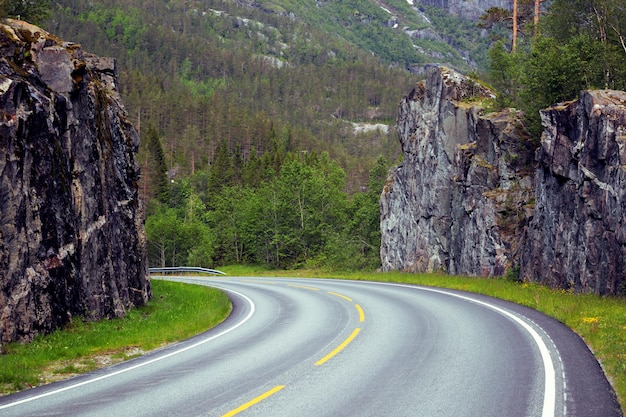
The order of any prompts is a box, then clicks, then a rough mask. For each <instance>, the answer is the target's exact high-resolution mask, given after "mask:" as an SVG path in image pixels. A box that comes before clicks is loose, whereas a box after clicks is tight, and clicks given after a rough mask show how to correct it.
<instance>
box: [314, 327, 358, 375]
mask: <svg viewBox="0 0 626 417" xmlns="http://www.w3.org/2000/svg"><path fill="white" fill-rule="evenodd" d="M360 331H361V329H360V328H359V327H357V328H356V329H354V331H353V332H352V334H351V335H350V336H348V338H347V339H346V340H344V341H343V343H342V344H340V345H339V346H338V347H337V348H336V349H335V350H333V351H332V352H330V353H329V354H328V355H326V356H324V357H323V358H322V359H320V360H319V361H317V362H315V365H316V366H319V365H323V364H325V363H326V362H328V360H330V359H331V358H332V357H333V356H335V355H336V354H338V353H339V352H341V351H342V350H343V349H344V348H345V347H346V346H348V344H350V342H352V341H353V340H354V338H355V337H356V336H357V335H358V334H359V332H360Z"/></svg>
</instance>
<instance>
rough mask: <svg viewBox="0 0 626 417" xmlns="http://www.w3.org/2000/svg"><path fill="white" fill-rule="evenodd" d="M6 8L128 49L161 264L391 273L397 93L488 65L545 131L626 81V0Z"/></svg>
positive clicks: (127, 83)
mask: <svg viewBox="0 0 626 417" xmlns="http://www.w3.org/2000/svg"><path fill="white" fill-rule="evenodd" d="M0 2H2V4H3V5H4V6H5V7H4V8H3V9H2V10H3V11H2V16H6V15H8V16H20V17H23V18H27V19H29V20H32V21H36V22H40V24H42V26H44V27H45V28H46V29H48V30H49V31H50V32H52V33H54V34H56V35H58V36H60V37H62V38H64V39H66V40H71V41H75V42H80V43H81V44H82V45H83V47H84V48H85V49H86V50H89V51H91V52H93V53H96V54H98V55H103V56H114V57H116V58H117V60H118V68H119V72H120V81H121V94H122V96H123V100H124V102H125V104H126V106H127V109H128V111H129V116H130V118H131V119H132V120H133V122H134V124H135V126H136V127H137V129H138V131H139V132H140V135H141V139H142V145H141V149H140V155H139V159H140V163H141V165H142V179H141V184H139V186H140V189H141V193H142V196H143V197H144V200H145V201H146V215H147V217H146V229H147V232H148V237H149V242H150V255H149V256H150V263H151V265H155V266H156V265H159V266H161V265H180V264H190V265H202V266H219V265H221V264H227V263H253V264H263V265H268V266H271V267H281V268H292V267H298V266H302V265H306V266H320V267H333V268H349V269H355V268H375V267H377V266H378V264H379V255H378V252H379V245H380V236H379V234H380V232H379V224H378V223H379V211H378V196H379V193H380V190H381V188H382V185H383V183H384V181H385V178H386V174H387V170H388V168H389V167H390V166H391V165H392V164H394V163H395V162H396V161H397V158H398V157H399V153H400V152H399V151H400V149H399V145H398V143H397V139H396V134H395V131H394V130H395V129H394V127H393V125H394V122H395V117H396V112H397V104H398V101H399V99H400V98H401V97H402V96H403V95H405V94H407V93H408V92H409V91H410V90H411V88H412V86H413V85H414V84H415V82H416V81H417V78H416V76H414V75H412V70H413V69H415V68H416V67H417V66H419V65H421V64H425V63H428V62H444V63H448V64H449V65H453V66H455V67H456V68H459V69H462V70H465V71H466V72H468V71H472V70H473V71H475V72H477V73H478V74H475V75H477V76H480V77H481V78H482V79H484V80H486V81H487V82H488V83H490V84H491V85H492V86H493V88H494V89H495V90H497V91H498V93H499V94H498V96H497V99H496V100H494V102H493V103H492V109H493V110H497V109H500V108H505V107H517V108H520V109H522V110H524V113H525V120H526V123H527V127H528V128H529V131H530V132H531V134H532V135H534V137H535V138H536V139H537V140H538V138H539V135H540V130H541V127H540V120H539V112H538V110H539V109H541V108H543V107H546V106H548V105H551V104H553V103H556V102H560V101H564V100H571V99H575V98H576V96H577V94H578V91H579V90H581V89H586V88H615V89H624V88H626V42H625V38H624V36H626V11H625V8H624V5H623V2H622V1H621V0H551V1H542V0H512V1H511V8H509V9H497V8H492V9H489V10H487V11H486V13H485V14H484V15H483V16H482V17H481V20H480V22H464V21H461V20H460V19H458V18H454V17H451V16H448V15H447V14H446V13H444V12H443V11H442V10H441V9H437V8H436V7H422V6H420V7H419V8H417V7H410V6H409V4H408V3H407V2H406V1H404V0H402V1H400V0H398V1H396V0H389V1H386V2H385V5H386V6H388V7H393V12H394V13H393V19H390V11H389V10H387V9H384V8H382V7H380V5H379V4H377V3H376V2H369V1H337V2H334V1H321V0H319V1H317V2H306V1H297V0H292V1H277V0H274V1H255V2H251V1H237V2H235V1H228V0H221V1H220V0H203V1H200V0H195V1H193V0H177V1H175V0H170V1H167V0H149V1H138V0H104V1H101V2H91V1H87V0H60V1H57V2H54V3H50V2H48V1H36V0H30V1H22V0H0ZM2 16H0V17H2ZM424 16H428V17H427V18H426V19H424ZM398 25H403V27H404V31H399V30H396V29H394V28H395V27H396V26H398ZM434 27H436V28H437V30H438V33H440V34H443V35H437V36H433V37H432V38H431V39H429V38H428V37H426V38H424V37H421V38H420V39H412V40H411V41H409V38H408V37H407V36H406V33H409V32H411V31H418V32H419V31H420V30H427V29H428V28H434ZM485 34H487V35H485ZM441 40H445V41H441Z"/></svg>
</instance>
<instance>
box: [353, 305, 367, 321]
mask: <svg viewBox="0 0 626 417" xmlns="http://www.w3.org/2000/svg"><path fill="white" fill-rule="evenodd" d="M354 306H355V307H356V310H357V311H358V312H359V321H360V322H363V321H365V313H364V312H363V309H362V308H361V306H360V305H358V304H355V305H354Z"/></svg>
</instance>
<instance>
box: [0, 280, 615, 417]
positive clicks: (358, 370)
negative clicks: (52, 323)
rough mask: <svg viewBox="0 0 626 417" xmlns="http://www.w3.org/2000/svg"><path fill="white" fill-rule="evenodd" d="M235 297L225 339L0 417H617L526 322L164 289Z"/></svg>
mask: <svg viewBox="0 0 626 417" xmlns="http://www.w3.org/2000/svg"><path fill="white" fill-rule="evenodd" d="M168 279H172V280H181V281H187V282H193V283H199V284H202V285H211V286H215V287H218V288H222V289H224V290H226V291H228V292H229V295H230V296H231V299H232V301H233V306H234V307H233V313H232V314H231V316H230V317H229V318H228V319H227V320H226V321H225V322H224V323H223V324H222V325H220V326H218V327H217V328H215V329H212V330H210V331H208V332H206V333H204V334H202V335H199V336H197V337H195V338H192V339H189V340H187V341H185V342H182V343H178V344H175V345H172V346H169V347H167V348H165V349H161V350H158V351H155V352H152V353H150V354H148V355H145V356H143V357H140V358H137V359H134V360H131V361H128V362H125V363H123V364H118V365H115V366H112V367H109V368H106V369H102V370H99V371H96V372H92V373H90V374H86V375H82V376H80V377H77V378H73V379H70V380H67V381H63V382H60V383H54V384H50V385H47V386H43V387H38V388H34V389H31V390H27V391H23V392H20V393H17V394H13V395H10V396H6V397H2V398H0V416H7V417H8V416H38V417H42V416H72V417H78V416H90V417H98V416H102V417H112V416H137V417H139V416H186V417H187V416H234V415H239V416H272V417H281V416H285V417H287V416H289V417H293V416H377V417H379V416H395V417H401V416H428V417H432V416H437V417H446V416H451V417H452V416H454V417H459V416H481V417H488V416H494V417H502V416H511V417H513V416H538V417H548V416H550V417H552V416H590V417H591V416H593V417H597V416H602V417H612V416H620V415H621V412H620V409H619V406H618V404H617V402H616V401H615V398H614V396H613V393H612V390H611V387H610V385H609V383H608V382H607V380H606V378H605V377H604V375H603V373H602V371H601V369H600V367H599V365H598V363H597V361H596V360H595V359H594V357H593V355H592V354H591V352H590V351H589V350H588V349H587V347H586V346H585V344H584V343H583V342H582V340H581V339H580V338H579V337H578V336H576V335H575V334H574V333H572V332H571V331H570V330H569V329H567V328H566V327H565V326H563V325H562V324H560V323H558V322H556V321H555V320H553V319H550V318H548V317H546V316H544V315H542V314H540V313H537V312H536V311H534V310H531V309H527V308H524V307H521V306H518V305H515V304H511V303H507V302H504V301H500V300H494V299H492V298H488V297H483V296H478V295H475V294H468V293H462V292H455V291H449V290H439V289H434V288H425V287H416V286H406V285H398V284H382V283H371V282H355V281H337V280H316V279H285V278H277V279H265V278H238V277H232V278H223V277H220V278H188V277H187V278H182V277H181V278H168Z"/></svg>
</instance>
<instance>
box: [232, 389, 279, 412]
mask: <svg viewBox="0 0 626 417" xmlns="http://www.w3.org/2000/svg"><path fill="white" fill-rule="evenodd" d="M283 388H285V386H284V385H278V386H276V387H274V388H272V389H271V390H269V391H267V392H266V393H265V394H261V395H259V396H258V397H256V398H255V399H253V400H251V401H248V402H247V403H245V404H244V405H242V406H240V407H237V408H235V409H234V410H232V411H229V412H228V413H226V414H224V415H223V416H222V417H232V416H234V415H236V414H239V413H241V412H242V411H244V410H247V409H248V408H250V407H252V406H253V405H255V404H258V403H260V402H261V401H263V400H264V399H266V398H267V397H269V396H270V395H273V394H276V393H277V392H278V391H280V390H281V389H283Z"/></svg>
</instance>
